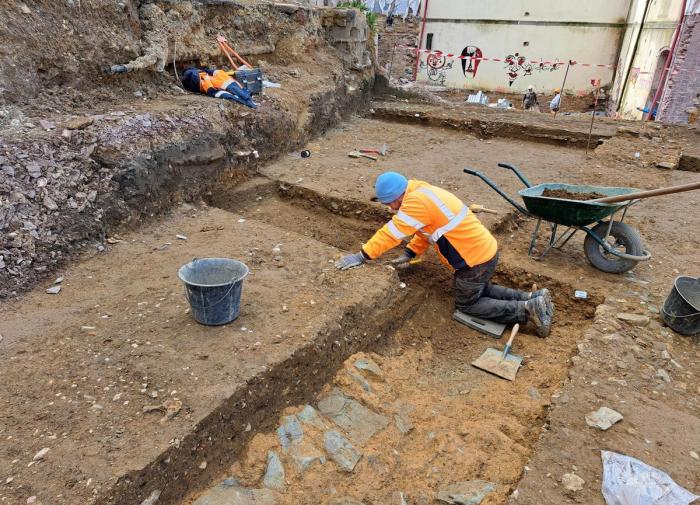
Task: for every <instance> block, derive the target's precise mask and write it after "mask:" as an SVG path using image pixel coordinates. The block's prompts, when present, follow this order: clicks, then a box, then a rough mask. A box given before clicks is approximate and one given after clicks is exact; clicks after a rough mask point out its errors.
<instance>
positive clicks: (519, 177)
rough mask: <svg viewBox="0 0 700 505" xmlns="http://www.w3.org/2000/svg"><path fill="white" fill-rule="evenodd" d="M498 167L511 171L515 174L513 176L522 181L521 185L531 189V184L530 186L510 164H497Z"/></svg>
mask: <svg viewBox="0 0 700 505" xmlns="http://www.w3.org/2000/svg"><path fill="white" fill-rule="evenodd" d="M498 166H499V167H501V168H507V169H508V170H512V171H513V172H515V175H517V176H518V179H520V180H521V181H523V184H525V186H527V187H528V188H531V187H532V184H530V181H529V180H527V177H525V176H524V175H523V173H522V172H521V171H520V170H519V169H518V167H516V166H515V165H511V164H510V163H499V164H498Z"/></svg>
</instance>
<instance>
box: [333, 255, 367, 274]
mask: <svg viewBox="0 0 700 505" xmlns="http://www.w3.org/2000/svg"><path fill="white" fill-rule="evenodd" d="M365 261H366V260H365V257H364V255H363V254H362V253H361V252H359V253H355V254H348V255H347V256H343V257H342V258H340V259H339V260H338V261H336V262H335V267H336V268H337V269H338V270H347V269H348V268H354V267H359V266H360V265H362V264H363V263H364V262H365Z"/></svg>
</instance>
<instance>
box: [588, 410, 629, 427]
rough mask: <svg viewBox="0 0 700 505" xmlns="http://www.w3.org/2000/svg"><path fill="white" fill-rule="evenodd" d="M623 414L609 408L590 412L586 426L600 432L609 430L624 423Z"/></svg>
mask: <svg viewBox="0 0 700 505" xmlns="http://www.w3.org/2000/svg"><path fill="white" fill-rule="evenodd" d="M622 419H623V417H622V414H620V413H619V412H617V411H615V410H613V409H610V408H608V407H600V408H599V409H598V410H596V411H595V412H590V413H588V414H587V415H586V424H588V426H590V427H591V428H598V429H599V430H603V431H605V430H607V429H609V428H610V427H611V426H612V425H613V424H615V423H617V422H620V421H622Z"/></svg>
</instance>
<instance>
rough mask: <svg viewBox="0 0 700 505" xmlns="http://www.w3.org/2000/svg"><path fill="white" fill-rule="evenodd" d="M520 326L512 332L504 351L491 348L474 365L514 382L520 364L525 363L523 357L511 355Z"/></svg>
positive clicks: (515, 327) (517, 325) (514, 327)
mask: <svg viewBox="0 0 700 505" xmlns="http://www.w3.org/2000/svg"><path fill="white" fill-rule="evenodd" d="M519 329H520V325H519V324H516V325H515V326H513V329H512V330H511V332H510V338H509V339H508V342H507V343H506V345H505V347H504V348H503V351H499V350H498V349H494V348H493V347H489V348H488V349H486V351H485V352H484V354H482V355H481V356H479V357H478V358H477V359H476V360H475V361H474V362H473V363H472V365H473V366H475V367H476V368H480V369H481V370H485V371H487V372H490V373H492V374H494V375H497V376H498V377H502V378H503V379H506V380H509V381H512V380H514V379H515V375H516V374H517V373H518V369H519V368H520V364H521V363H522V362H523V357H522V356H516V355H514V354H510V350H511V348H512V347H513V339H514V338H515V334H516V333H518V330H519Z"/></svg>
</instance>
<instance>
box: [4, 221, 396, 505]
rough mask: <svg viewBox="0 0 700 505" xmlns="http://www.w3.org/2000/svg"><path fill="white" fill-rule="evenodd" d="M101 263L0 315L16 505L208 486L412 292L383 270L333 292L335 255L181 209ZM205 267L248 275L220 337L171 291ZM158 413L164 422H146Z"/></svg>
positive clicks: (354, 275) (337, 283)
mask: <svg viewBox="0 0 700 505" xmlns="http://www.w3.org/2000/svg"><path fill="white" fill-rule="evenodd" d="M176 235H183V236H186V237H187V239H186V240H180V239H177V238H176ZM110 249H111V250H109V251H107V252H106V253H103V254H91V255H92V257H91V258H89V259H86V260H85V261H83V262H81V263H80V264H78V265H76V266H74V267H71V268H68V269H67V270H66V271H65V272H63V277H64V281H63V283H62V286H63V289H62V291H61V292H60V294H58V295H47V294H45V292H44V291H45V288H46V286H39V287H37V289H36V290H35V291H33V292H32V293H30V294H29V295H27V296H26V297H25V298H24V299H22V300H20V301H18V302H14V303H8V304H5V305H4V306H3V310H2V314H1V315H0V333H2V335H3V340H2V342H1V343H0V346H1V350H2V355H3V367H2V369H1V370H0V382H2V384H3V385H4V387H3V388H2V389H1V390H0V404H2V405H3V408H2V413H0V426H1V429H0V432H1V433H2V436H3V444H2V447H0V475H3V476H8V477H9V476H12V477H13V478H14V479H13V481H12V483H11V485H8V486H5V488H4V490H3V492H2V494H3V495H4V496H8V497H11V501H13V502H19V501H21V502H22V503H24V501H26V500H27V498H29V497H30V496H37V499H38V501H41V502H43V503H54V499H55V495H56V494H57V493H56V491H55V490H56V489H60V490H62V493H61V494H62V500H61V503H65V504H77V503H80V504H85V503H93V502H94V501H96V500H99V501H100V503H140V502H141V501H142V500H143V499H145V498H146V497H148V496H149V495H150V494H151V493H152V492H154V491H156V490H160V491H161V495H160V500H159V503H168V501H169V500H172V499H173V497H181V496H183V495H184V494H185V493H186V492H187V491H188V490H190V489H192V488H193V487H195V488H196V487H197V486H198V485H199V484H198V483H205V482H210V481H211V480H212V479H213V478H214V477H215V476H216V475H217V474H219V473H220V472H221V471H222V470H223V469H224V468H226V467H227V465H229V464H230V463H231V462H232V460H233V459H234V457H235V456H236V451H237V449H238V448H239V447H241V446H242V444H244V443H245V441H246V440H247V438H248V437H249V436H251V435H252V433H255V432H256V431H259V430H264V429H269V430H272V429H274V426H272V425H271V424H270V423H271V422H274V421H272V419H274V418H275V415H274V412H280V411H281V410H282V408H284V407H285V406H286V405H288V404H298V403H299V402H304V401H309V400H310V399H311V398H312V397H313V395H314V394H315V392H316V391H318V390H319V388H320V386H321V385H322V384H323V383H324V382H325V381H326V380H327V379H328V377H329V375H328V374H332V373H334V369H336V368H337V367H339V366H340V364H341V363H342V360H343V359H345V358H346V357H347V356H349V355H350V354H351V353H352V352H356V351H357V350H359V349H360V348H361V347H363V346H366V345H367V344H368V343H369V342H371V341H374V339H376V338H378V337H379V336H381V333H382V329H383V327H384V326H385V325H386V323H387V321H389V320H390V319H391V320H393V318H394V317H398V316H396V313H397V312H396V311H397V310H398V311H399V312H400V310H401V309H400V307H401V303H399V304H398V305H397V303H396V302H397V301H399V302H400V301H401V300H403V299H404V297H405V295H406V291H407V290H402V289H400V288H399V281H398V278H397V277H396V276H395V273H393V272H391V271H390V270H388V269H384V268H376V267H371V268H370V267H363V268H361V269H360V271H357V270H356V271H350V272H345V273H343V274H342V278H341V275H340V274H339V273H337V271H336V270H335V268H333V265H332V263H330V262H329V261H330V260H332V259H334V258H337V257H338V256H339V254H340V253H339V251H338V250H336V249H334V248H332V247H330V246H327V245H324V244H321V243H319V242H315V241H313V240H311V239H307V238H304V237H301V236H298V235H296V234H293V233H289V232H285V231H282V230H280V229H277V228H275V227H274V226H270V225H266V224H262V223H260V222H257V221H254V220H246V219H245V218H244V217H243V216H238V215H234V214H231V213H228V212H225V211H221V210H217V209H206V208H205V209H196V208H189V207H183V208H182V209H181V210H180V211H178V212H177V213H174V214H173V215H172V216H171V217H169V218H168V219H166V220H164V221H163V222H161V223H160V224H157V225H154V226H151V227H149V228H146V229H144V230H143V231H142V232H140V233H133V234H128V235H126V236H124V237H121V241H120V242H118V243H116V244H114V245H113V246H112V247H111V248H110ZM273 249H274V250H273ZM207 256H211V257H231V258H237V259H241V260H243V261H244V262H245V263H246V264H247V265H248V266H249V267H250V269H251V275H250V276H249V277H248V278H247V279H246V281H245V284H244V286H243V299H242V307H241V313H240V317H239V319H238V320H236V321H234V322H233V323H231V324H228V325H225V326H221V327H206V326H202V325H199V324H197V323H196V322H194V321H193V320H192V318H191V316H190V314H189V310H188V305H187V302H186V300H185V298H184V296H183V288H182V285H181V284H180V281H179V280H178V278H177V275H176V273H177V269H178V268H179V266H180V265H182V264H184V263H186V262H188V261H190V260H191V259H192V258H195V257H198V258H202V257H207ZM329 287H332V289H329ZM283 305H284V307H283ZM389 306H390V307H391V310H387V308H388V307H389ZM307 372H308V373H307ZM312 372H313V373H312ZM166 402H169V403H168V406H170V407H171V408H173V406H175V410H176V413H175V415H174V417H172V418H171V419H168V418H167V417H163V413H162V411H157V412H155V413H144V407H145V406H153V405H155V406H158V405H165V403H166ZM164 408H165V407H164ZM160 410H162V409H160ZM29 421H31V422H29ZM251 427H252V429H251ZM45 447H47V448H49V451H48V452H47V453H46V454H45V455H44V456H43V458H41V459H40V460H39V461H34V462H33V461H32V458H33V456H34V455H35V454H36V453H37V452H38V451H39V450H40V449H42V448H45ZM13 460H14V461H16V462H15V463H12V461H13ZM202 487H203V486H202Z"/></svg>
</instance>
